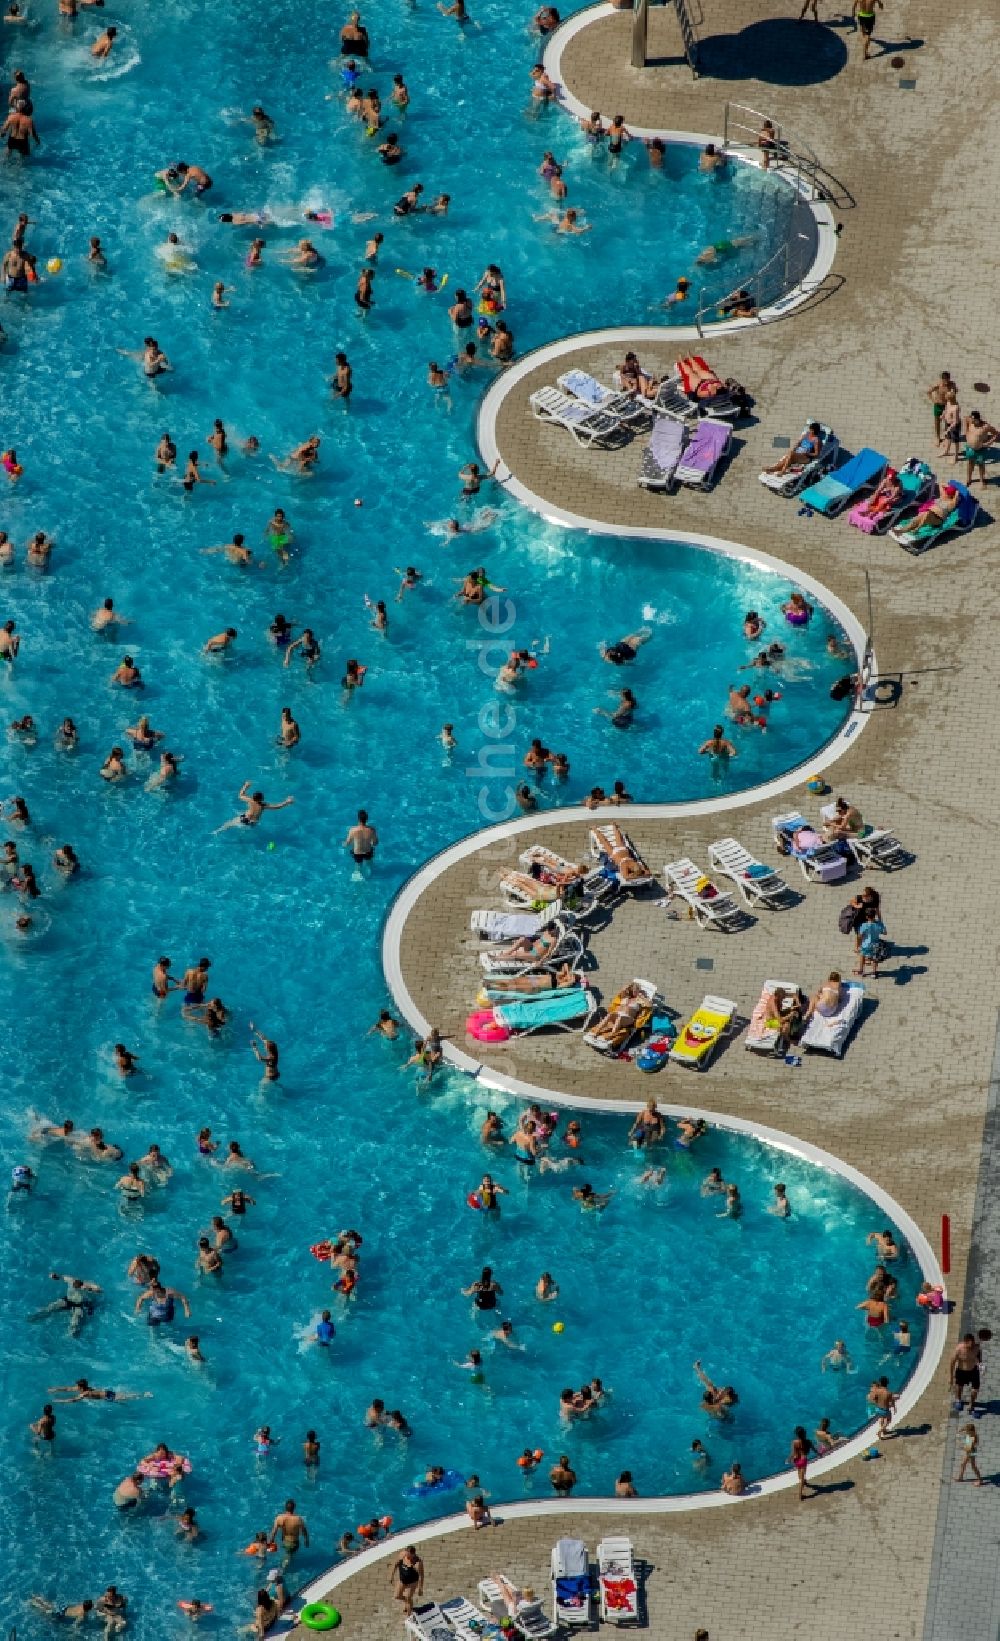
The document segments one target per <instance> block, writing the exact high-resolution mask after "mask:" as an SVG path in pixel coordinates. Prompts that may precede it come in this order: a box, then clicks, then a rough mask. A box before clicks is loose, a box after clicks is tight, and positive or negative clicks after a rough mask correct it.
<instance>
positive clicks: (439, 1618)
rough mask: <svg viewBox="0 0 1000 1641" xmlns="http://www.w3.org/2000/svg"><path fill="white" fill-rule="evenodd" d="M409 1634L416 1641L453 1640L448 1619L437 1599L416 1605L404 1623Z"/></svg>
mask: <svg viewBox="0 0 1000 1641" xmlns="http://www.w3.org/2000/svg"><path fill="white" fill-rule="evenodd" d="M404 1629H405V1630H406V1633H407V1635H412V1636H415V1637H416V1641H453V1637H452V1631H451V1630H450V1629H449V1627H448V1621H447V1619H446V1618H445V1616H444V1613H443V1612H442V1611H441V1608H440V1607H439V1606H438V1604H437V1602H436V1601H425V1602H423V1604H422V1605H421V1606H419V1607H414V1609H413V1611H412V1613H411V1614H410V1616H409V1618H408V1619H407V1620H406V1623H405V1625H404Z"/></svg>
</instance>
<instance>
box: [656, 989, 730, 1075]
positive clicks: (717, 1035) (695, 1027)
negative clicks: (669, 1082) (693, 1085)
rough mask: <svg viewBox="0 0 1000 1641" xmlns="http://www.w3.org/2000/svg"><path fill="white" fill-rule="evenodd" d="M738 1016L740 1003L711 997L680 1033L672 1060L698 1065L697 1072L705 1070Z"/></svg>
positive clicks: (672, 1053) (706, 999) (709, 996)
mask: <svg viewBox="0 0 1000 1641" xmlns="http://www.w3.org/2000/svg"><path fill="white" fill-rule="evenodd" d="M735 1015H736V1004H735V1003H731V1002H730V1000H729V998H728V997H713V996H712V995H711V994H709V995H708V996H707V997H706V998H704V1000H703V1002H702V1004H701V1007H700V1008H697V1009H695V1011H694V1013H693V1014H692V1016H691V1018H690V1020H688V1022H687V1023H686V1025H683V1026H682V1027H681V1029H680V1031H679V1032H678V1033H677V1041H676V1042H675V1043H674V1046H673V1048H672V1049H671V1050H670V1058H671V1059H672V1060H676V1061H677V1063H678V1065H682V1066H694V1067H695V1069H696V1070H698V1071H704V1070H705V1067H706V1066H707V1065H708V1062H709V1061H710V1060H711V1058H712V1055H713V1054H714V1053H715V1051H716V1049H717V1048H718V1046H719V1044H720V1043H721V1042H722V1039H723V1037H724V1036H725V1035H726V1032H727V1031H728V1030H729V1028H730V1027H731V1025H732V1023H733V1020H734V1018H735Z"/></svg>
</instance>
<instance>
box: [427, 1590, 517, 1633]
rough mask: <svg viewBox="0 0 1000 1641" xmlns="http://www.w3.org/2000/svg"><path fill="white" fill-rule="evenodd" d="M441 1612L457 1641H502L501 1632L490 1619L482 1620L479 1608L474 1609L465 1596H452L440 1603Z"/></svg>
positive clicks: (497, 1625) (498, 1626)
mask: <svg viewBox="0 0 1000 1641" xmlns="http://www.w3.org/2000/svg"><path fill="white" fill-rule="evenodd" d="M441 1611H442V1612H443V1613H444V1616H445V1618H446V1619H447V1620H448V1623H449V1624H450V1625H451V1627H452V1629H453V1630H454V1632H455V1634H456V1635H457V1636H458V1641H503V1634H504V1632H503V1630H502V1629H501V1628H500V1625H499V1624H497V1623H495V1622H494V1620H493V1619H492V1618H484V1617H483V1614H482V1611H481V1609H480V1608H479V1607H474V1606H473V1604H472V1602H471V1601H470V1600H469V1598H468V1596H466V1595H453V1596H452V1597H451V1599H450V1600H449V1601H442V1603H441Z"/></svg>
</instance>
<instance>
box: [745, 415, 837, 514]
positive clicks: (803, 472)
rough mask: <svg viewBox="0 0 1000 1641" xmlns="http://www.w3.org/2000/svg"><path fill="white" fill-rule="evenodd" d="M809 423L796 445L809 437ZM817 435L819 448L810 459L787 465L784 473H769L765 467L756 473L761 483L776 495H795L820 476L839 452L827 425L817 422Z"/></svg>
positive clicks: (834, 438) (834, 435)
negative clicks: (761, 471) (798, 465)
mask: <svg viewBox="0 0 1000 1641" xmlns="http://www.w3.org/2000/svg"><path fill="white" fill-rule="evenodd" d="M811 425H812V424H811V423H810V422H807V423H806V425H805V427H804V428H803V429H802V432H801V433H800V434H799V437H798V438H797V439H796V441H795V442H796V445H799V444H801V442H802V440H803V439H807V438H808V437H809V430H810V427H811ZM819 436H820V446H819V450H818V452H817V453H816V455H815V456H813V457H812V458H811V460H810V461H807V462H803V464H802V466H801V467H789V468H787V469H786V471H785V472H784V473H769V472H768V471H767V469H766V468H765V469H764V472H763V473H761V474H759V475H758V476H759V478H760V482H761V484H764V485H766V486H767V488H768V489H769V490H773V491H774V493H775V495H777V496H797V495H798V493H799V491H800V490H802V489H804V487H805V486H806V485H807V484H812V483H813V482H814V481H815V480H816V479H818V478H820V477H821V475H822V474H823V473H825V472H826V470H827V468H828V467H832V466H833V463H834V462H835V461H836V460H837V456H838V455H839V453H840V440H839V439H838V438H837V435H836V434H835V433H832V432H831V431H830V429H829V428H828V427H824V426H823V423H822V422H820V424H819Z"/></svg>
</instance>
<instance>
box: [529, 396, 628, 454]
mask: <svg viewBox="0 0 1000 1641" xmlns="http://www.w3.org/2000/svg"><path fill="white" fill-rule="evenodd" d="M529 403H530V405H531V409H532V412H533V414H534V416H535V419H536V420H537V421H539V422H555V423H556V425H557V426H558V427H564V428H565V429H566V431H567V432H568V433H572V435H573V437H574V439H575V440H576V442H577V444H583V445H592V444H607V443H608V441H609V440H611V439H614V438H615V437H616V436H617V437H620V435H621V431H622V424H621V422H620V421H619V420H618V418H617V416H609V415H608V413H607V411H605V410H591V408H590V406H589V405H585V404H584V403H583V401H582V400H581V399H571V398H570V397H569V395H568V394H567V393H560V392H559V389H558V388H557V387H540V388H539V389H538V391H537V392H536V393H533V394H532V395H531V399H530V400H529Z"/></svg>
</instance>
